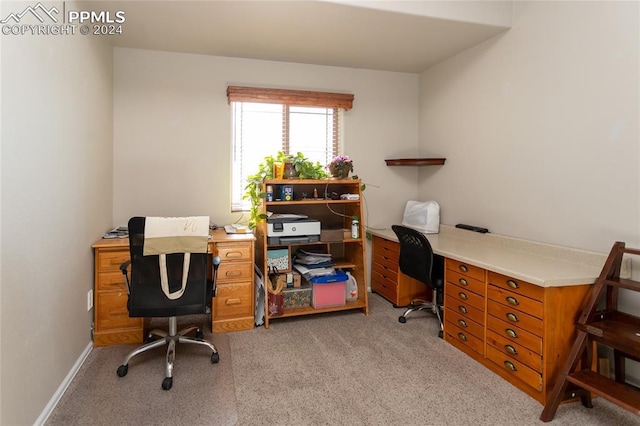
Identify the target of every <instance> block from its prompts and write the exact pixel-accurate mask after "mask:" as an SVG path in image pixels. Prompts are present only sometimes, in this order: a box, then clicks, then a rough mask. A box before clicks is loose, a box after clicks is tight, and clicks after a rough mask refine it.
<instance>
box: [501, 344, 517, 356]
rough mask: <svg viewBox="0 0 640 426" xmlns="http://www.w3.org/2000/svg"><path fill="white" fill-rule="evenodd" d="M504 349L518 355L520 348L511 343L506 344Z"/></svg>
mask: <svg viewBox="0 0 640 426" xmlns="http://www.w3.org/2000/svg"><path fill="white" fill-rule="evenodd" d="M504 350H505V351H507V352H509V353H510V354H511V355H518V350H517V349H516V348H514V347H513V346H511V345H504Z"/></svg>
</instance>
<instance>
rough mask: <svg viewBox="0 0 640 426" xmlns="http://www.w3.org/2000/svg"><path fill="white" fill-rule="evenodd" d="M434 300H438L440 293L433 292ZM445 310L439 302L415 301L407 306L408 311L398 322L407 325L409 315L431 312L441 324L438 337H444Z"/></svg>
mask: <svg viewBox="0 0 640 426" xmlns="http://www.w3.org/2000/svg"><path fill="white" fill-rule="evenodd" d="M433 300H434V301H437V300H438V292H437V291H436V290H433ZM443 309H444V307H443V306H442V305H440V304H438V303H437V302H429V301H428V300H422V299H414V300H412V301H411V303H409V306H407V310H406V311H404V313H403V314H402V315H400V317H398V321H399V322H401V323H403V324H404V323H406V322H407V317H408V316H409V314H411V312H415V311H431V312H432V313H433V314H435V315H436V316H437V317H438V322H439V323H440V331H439V332H438V337H442V336H443V335H444V323H443V321H442V310H443Z"/></svg>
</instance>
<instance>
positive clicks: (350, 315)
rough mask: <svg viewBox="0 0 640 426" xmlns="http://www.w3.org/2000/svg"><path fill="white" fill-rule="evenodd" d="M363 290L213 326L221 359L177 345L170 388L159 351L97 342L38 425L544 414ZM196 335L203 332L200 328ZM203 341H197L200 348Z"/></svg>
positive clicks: (592, 415) (447, 420)
mask: <svg viewBox="0 0 640 426" xmlns="http://www.w3.org/2000/svg"><path fill="white" fill-rule="evenodd" d="M401 313H402V309H398V308H393V307H392V305H391V304H390V303H389V302H387V301H385V300H384V299H382V298H381V297H380V296H378V295H370V315H369V316H365V315H364V314H363V313H362V312H361V311H349V312H342V313H331V314H322V315H313V316H306V317H299V318H290V319H278V320H274V321H272V322H271V327H270V328H269V330H265V329H264V328H263V327H260V328H256V329H254V330H250V331H244V332H238V333H228V334H218V335H215V336H214V343H215V344H216V345H217V347H218V350H219V352H220V356H221V361H220V363H219V364H216V365H213V364H211V363H210V360H209V357H208V356H207V355H206V354H204V355H203V354H202V352H201V351H200V350H199V349H201V348H198V347H193V346H178V349H177V359H176V371H175V379H174V385H173V388H172V389H171V390H170V391H163V390H162V389H161V387H160V384H161V382H162V379H163V378H164V367H163V360H162V357H163V354H162V353H155V354H149V355H145V357H144V358H139V359H137V360H134V361H132V362H131V364H130V368H129V374H128V375H127V376H126V377H124V378H119V377H117V375H116V373H115V371H116V369H117V367H118V365H120V363H121V362H122V358H123V357H124V355H125V354H126V353H127V351H128V350H130V349H131V347H130V346H126V347H123V346H120V347H117V346H116V347H109V348H97V349H94V350H93V352H92V353H91V354H90V355H89V357H88V359H87V361H86V362H85V364H84V365H83V367H82V368H81V371H80V372H79V373H78V375H77V377H76V378H75V379H74V381H73V383H72V384H71V385H70V387H69V389H68V391H67V392H66V394H65V395H64V396H63V398H62V400H61V401H60V403H59V405H58V407H56V409H55V410H54V412H53V413H52V415H51V416H50V419H49V421H48V422H47V425H221V426H224V425H234V424H237V425H239V426H252V425H296V426H298V425H400V424H411V425H456V426H457V425H471V424H473V425H518V426H521V425H522V426H526V425H542V424H544V423H542V422H540V421H539V420H538V417H539V416H540V413H541V412H542V408H543V407H542V406H541V405H540V404H539V403H538V402H537V401H535V400H534V399H533V398H531V397H529V396H527V395H526V394H524V393H523V392H521V391H520V390H518V389H516V388H515V387H513V386H511V385H510V384H509V383H507V382H506V381H504V380H503V379H502V378H500V377H499V376H497V375H496V374H494V373H492V372H490V371H489V370H487V369H486V368H484V367H483V366H481V365H480V364H478V363H477V362H475V361H473V360H472V359H470V358H469V357H468V356H466V355H464V354H463V353H462V352H460V351H458V350H457V349H455V348H454V347H453V346H451V345H449V344H447V343H446V342H444V341H443V340H442V339H439V338H438V337H437V325H436V324H437V321H436V319H435V318H434V317H432V316H430V315H429V314H427V313H417V314H415V315H412V316H411V317H410V318H409V319H408V321H407V323H406V324H400V323H399V322H398V316H399V315H400V314H401ZM205 335H207V336H208V334H207V331H206V330H205ZM205 352H206V351H205ZM594 405H595V407H594V408H593V409H586V408H584V407H582V406H581V405H580V404H579V403H572V404H564V405H562V406H561V407H560V408H559V410H558V413H557V415H556V417H555V419H554V421H553V422H552V423H550V424H551V425H553V426H558V425H571V426H573V425H580V426H587V425H607V426H609V425H640V417H637V416H635V415H633V414H631V413H629V412H627V411H625V410H623V409H621V408H619V407H617V406H614V405H612V404H610V403H608V402H607V401H605V400H603V399H601V398H600V399H596V400H594Z"/></svg>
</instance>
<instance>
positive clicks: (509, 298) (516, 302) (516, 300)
mask: <svg viewBox="0 0 640 426" xmlns="http://www.w3.org/2000/svg"><path fill="white" fill-rule="evenodd" d="M505 300H506V301H507V302H508V303H511V304H512V305H514V306H518V305H519V304H520V302H518V299H516V298H515V297H512V296H509V297H507V298H506V299H505Z"/></svg>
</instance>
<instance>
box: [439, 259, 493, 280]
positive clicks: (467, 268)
mask: <svg viewBox="0 0 640 426" xmlns="http://www.w3.org/2000/svg"><path fill="white" fill-rule="evenodd" d="M445 264H446V268H447V269H450V270H452V271H456V272H459V273H461V274H464V275H466V276H467V277H471V278H475V279H477V280H480V281H484V280H485V276H484V275H485V270H484V269H482V268H479V267H477V266H473V265H469V264H468V263H464V262H460V261H458V260H453V259H449V258H446V260H445Z"/></svg>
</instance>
